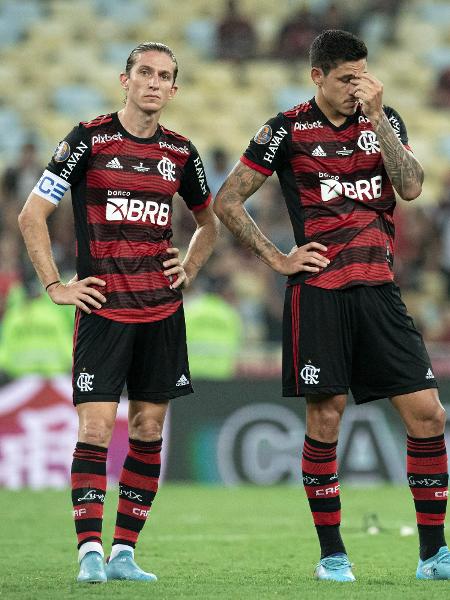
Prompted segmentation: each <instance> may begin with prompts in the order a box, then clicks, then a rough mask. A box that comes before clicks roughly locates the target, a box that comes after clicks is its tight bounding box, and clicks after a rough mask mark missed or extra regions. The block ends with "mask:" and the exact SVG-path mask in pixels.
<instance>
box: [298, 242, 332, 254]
mask: <svg viewBox="0 0 450 600" xmlns="http://www.w3.org/2000/svg"><path fill="white" fill-rule="evenodd" d="M303 248H304V249H305V250H308V251H310V250H319V251H320V252H326V251H327V250H328V248H327V247H326V246H324V245H323V244H319V242H308V243H307V244H306V245H305V246H303Z"/></svg>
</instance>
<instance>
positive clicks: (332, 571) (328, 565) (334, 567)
mask: <svg viewBox="0 0 450 600" xmlns="http://www.w3.org/2000/svg"><path fill="white" fill-rule="evenodd" d="M352 566H353V565H352V563H351V562H350V561H349V560H348V556H347V555H346V554H343V553H342V552H339V553H338V554H332V555H331V556H326V557H325V558H321V559H320V562H319V563H318V565H317V566H316V570H315V571H314V577H315V578H316V579H322V580H328V581H356V580H355V576H354V575H353V573H352Z"/></svg>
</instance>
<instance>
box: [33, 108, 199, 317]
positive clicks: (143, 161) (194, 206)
mask: <svg viewBox="0 0 450 600" xmlns="http://www.w3.org/2000/svg"><path fill="white" fill-rule="evenodd" d="M69 187H70V189H71V193H72V204H73V211H74V217H75V233H76V240H77V274H78V277H79V279H82V278H84V277H88V276H94V277H99V278H100V279H103V280H105V282H106V288H101V291H102V293H104V294H105V296H106V298H107V301H106V303H105V304H104V305H103V306H102V308H101V309H99V310H93V312H95V313H97V314H99V315H100V316H102V317H106V318H108V319H112V320H114V321H121V322H123V323H138V322H149V321H159V320H161V319H165V318H167V317H169V316H170V315H171V314H172V313H174V312H175V311H176V310H177V308H178V307H179V306H180V304H181V302H182V294H181V291H179V290H173V289H171V288H170V285H171V281H170V280H169V279H168V278H167V277H166V276H165V275H164V274H163V271H164V267H163V266H162V263H163V261H164V260H167V259H168V258H170V257H171V255H169V254H168V253H167V248H168V247H169V246H171V238H172V227H171V220H172V208H173V207H172V199H173V196H174V194H175V193H176V192H178V193H179V194H180V195H181V196H182V197H183V199H184V201H185V202H186V204H187V206H188V208H190V209H191V210H192V211H198V210H201V209H203V208H205V207H206V206H207V205H208V204H209V202H210V201H211V194H210V192H209V188H208V184H207V181H206V177H205V170H204V167H203V164H202V161H201V159H200V156H199V154H198V152H197V150H196V148H195V147H194V145H193V144H192V142H191V141H190V140H188V139H187V138H185V137H183V136H181V135H179V134H177V133H175V132H173V131H170V130H168V129H166V128H164V127H163V126H161V125H158V128H157V130H156V132H155V134H154V135H153V136H152V137H151V138H138V137H135V136H133V135H131V134H130V133H128V132H127V131H126V130H125V129H124V128H123V127H122V124H121V123H120V120H119V118H118V116H117V113H112V114H109V115H103V116H100V117H97V118H96V119H93V120H92V121H89V122H82V123H80V124H79V125H78V126H76V127H74V129H73V130H72V131H71V132H70V133H69V134H68V135H67V136H66V137H65V138H64V140H62V142H60V144H59V145H58V147H57V148H56V151H55V153H54V155H53V157H52V159H51V161H50V163H49V164H48V166H47V169H46V171H45V172H44V174H43V176H42V177H41V179H40V181H39V182H38V183H37V184H36V187H35V189H34V190H33V191H34V192H35V193H37V194H38V195H40V196H42V197H43V198H46V199H47V200H49V201H50V202H53V203H54V204H58V203H59V201H60V200H61V199H62V197H63V195H64V193H65V191H67V190H68V189H69Z"/></svg>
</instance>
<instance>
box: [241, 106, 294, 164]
mask: <svg viewBox="0 0 450 600" xmlns="http://www.w3.org/2000/svg"><path fill="white" fill-rule="evenodd" d="M289 129H290V128H289V123H288V120H287V119H286V117H285V116H284V115H283V114H282V113H279V114H278V115H277V116H276V117H273V118H272V119H269V120H268V121H266V123H264V125H262V127H260V128H259V129H258V131H257V132H256V134H255V136H254V137H253V139H251V140H250V143H249V145H248V147H247V150H246V151H245V152H244V154H243V156H242V157H241V162H243V163H244V164H245V165H247V166H248V167H250V168H252V169H254V170H255V171H259V172H260V173H263V174H264V175H272V173H273V172H274V171H277V170H278V169H279V168H280V167H281V166H282V164H283V162H284V161H285V160H286V158H287V156H288V144H289V137H290V133H289Z"/></svg>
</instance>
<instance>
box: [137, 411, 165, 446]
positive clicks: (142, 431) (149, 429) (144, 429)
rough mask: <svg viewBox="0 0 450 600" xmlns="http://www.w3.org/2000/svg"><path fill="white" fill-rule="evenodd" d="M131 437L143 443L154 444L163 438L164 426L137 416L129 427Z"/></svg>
mask: <svg viewBox="0 0 450 600" xmlns="http://www.w3.org/2000/svg"><path fill="white" fill-rule="evenodd" d="M129 433H130V437H131V438H132V439H135V440H141V441H143V442H154V441H156V440H160V439H161V437H162V424H161V423H159V422H158V421H156V420H153V419H145V418H140V417H139V416H136V417H135V418H134V419H133V420H132V421H131V422H130V425H129Z"/></svg>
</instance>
